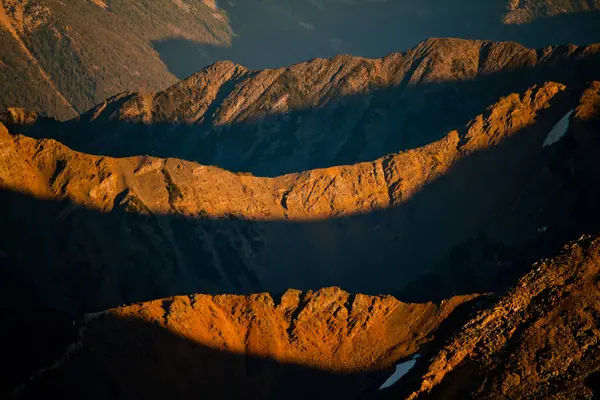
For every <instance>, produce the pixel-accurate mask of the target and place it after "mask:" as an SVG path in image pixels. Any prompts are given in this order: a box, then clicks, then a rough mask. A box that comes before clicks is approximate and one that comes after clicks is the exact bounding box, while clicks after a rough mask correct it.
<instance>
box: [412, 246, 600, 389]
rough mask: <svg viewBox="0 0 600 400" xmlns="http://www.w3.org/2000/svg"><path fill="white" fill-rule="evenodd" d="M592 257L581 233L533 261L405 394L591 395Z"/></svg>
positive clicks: (594, 380) (596, 359) (594, 341)
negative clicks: (556, 253)
mask: <svg viewBox="0 0 600 400" xmlns="http://www.w3.org/2000/svg"><path fill="white" fill-rule="evenodd" d="M599 257H600V240H599V239H598V237H596V236H593V237H590V236H583V237H581V238H580V239H579V240H578V241H576V242H573V243H570V244H569V245H567V246H565V248H564V249H563V252H562V254H561V255H559V256H558V257H556V258H553V259H546V260H542V261H540V262H538V263H536V264H534V265H533V270H532V271H531V272H530V273H528V274H527V275H525V276H524V277H523V278H522V279H520V280H519V282H518V283H517V284H516V285H515V287H514V288H512V289H511V290H510V291H508V293H506V294H505V295H504V296H502V297H501V298H500V299H499V301H498V302H497V303H496V304H494V305H493V306H491V307H489V308H488V309H486V310H485V311H482V312H481V313H479V315H477V316H476V317H475V318H473V319H472V320H471V321H469V322H468V323H467V324H466V325H465V326H464V328H462V329H461V330H460V332H458V333H457V334H456V335H454V336H453V337H452V339H450V340H449V341H448V342H447V343H446V344H445V345H444V346H443V347H442V348H441V349H440V350H439V351H438V352H436V354H435V355H433V356H432V357H431V358H429V359H428V360H427V362H426V364H427V365H426V366H424V367H423V370H424V373H423V375H422V377H420V378H418V379H417V380H418V381H420V384H419V386H420V387H419V389H418V390H417V391H415V392H413V393H412V394H410V395H409V396H407V398H408V399H417V398H419V399H420V398H428V399H429V398H434V399H437V398H439V399H450V398H480V399H497V398H511V399H525V398H535V399H539V398H553V399H574V398H581V399H594V398H597V396H598V395H599V394H600V392H598V389H600V379H599V377H600V376H599V372H600V347H599V342H600V326H599V321H600V318H599V312H600V309H599V304H600V302H599V300H600V287H599V285H598V278H599V276H600V258H599ZM417 372H418V371H416V370H415V373H417ZM408 379H409V377H408V376H407V380H408Z"/></svg>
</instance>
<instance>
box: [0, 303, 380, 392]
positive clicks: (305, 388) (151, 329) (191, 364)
mask: <svg viewBox="0 0 600 400" xmlns="http://www.w3.org/2000/svg"><path fill="white" fill-rule="evenodd" d="M0 315H1V316H2V317H3V318H10V321H11V322H12V323H13V324H11V326H10V327H9V328H8V329H7V330H3V332H2V339H3V342H2V343H3V348H2V350H3V351H2V355H3V356H4V357H3V360H4V361H5V362H8V363H10V367H11V368H9V370H10V373H9V374H8V375H4V376H3V385H1V386H0V395H2V396H6V397H3V398H15V399H39V398H47V397H52V398H60V399H83V398H85V399H116V398H118V399H166V398H172V399H194V398H202V399H284V398H285V399H304V398H331V399H349V398H350V399H351V398H358V396H359V395H361V393H364V392H365V391H372V390H376V389H377V385H378V384H381V381H383V380H384V379H385V376H386V374H387V372H381V371H370V372H369V371H365V372H356V373H352V372H343V371H339V372H336V371H326V370H322V369H319V368H317V367H313V366H305V365H298V364H292V363H286V362H281V361H277V360H275V359H273V358H269V357H261V356H259V355H256V354H251V353H247V354H239V353H235V352H230V351H228V350H226V349H216V348H212V347H210V346H209V345H208V344H203V343H200V342H197V341H196V340H194V339H193V338H186V337H183V336H181V335H179V334H178V333H175V332H172V331H170V330H168V329H166V328H164V327H162V326H158V325H156V324H154V323H151V322H149V321H144V320H138V319H131V318H124V317H119V316H115V315H107V316H102V317H99V319H97V320H95V321H94V322H92V323H86V324H83V325H81V326H79V324H78V323H74V319H75V318H74V317H71V318H73V319H71V318H70V317H69V316H65V315H61V314H59V313H56V312H54V311H49V310H25V309H19V310H16V311H11V310H3V311H2V312H1V314H0ZM75 322H76V321H75ZM15 325H17V327H18V329H15ZM80 329H81V330H80ZM80 333H83V340H81V341H80V340H79V335H80ZM77 341H79V343H80V345H78V346H75V347H73V346H71V347H69V345H70V344H72V343H76V342H77ZM37 344H41V346H38V345H37ZM67 353H68V354H69V355H68V356H67V357H65V356H64V355H65V354H67ZM11 395H12V396H11Z"/></svg>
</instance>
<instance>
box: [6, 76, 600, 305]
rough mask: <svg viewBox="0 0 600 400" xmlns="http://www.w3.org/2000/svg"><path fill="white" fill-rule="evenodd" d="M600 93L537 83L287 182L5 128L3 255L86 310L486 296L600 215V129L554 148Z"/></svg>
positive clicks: (50, 294) (33, 285) (45, 298)
mask: <svg viewBox="0 0 600 400" xmlns="http://www.w3.org/2000/svg"><path fill="white" fill-rule="evenodd" d="M599 90H600V89H599V85H598V83H595V84H593V85H591V86H590V87H589V88H588V89H587V90H586V92H585V93H584V94H583V95H582V94H581V92H580V91H577V90H575V91H573V90H571V91H570V90H568V89H566V88H565V86H564V85H561V84H557V83H548V84H546V85H543V86H535V87H533V88H531V89H529V90H527V91H526V92H524V93H523V94H521V95H518V94H512V95H510V96H507V97H505V98H502V99H500V100H499V101H498V102H497V103H496V104H494V105H492V106H491V107H490V108H489V110H487V111H486V112H485V113H484V114H483V115H481V116H478V117H476V118H474V119H473V120H472V122H471V123H470V124H469V125H468V126H467V127H465V128H462V129H460V130H458V131H452V132H450V133H449V134H448V135H447V136H446V137H444V138H443V139H441V140H439V141H437V142H434V143H432V144H430V145H427V146H424V147H422V148H418V149H414V150H410V151H406V152H401V153H397V154H392V155H389V156H386V157H383V158H381V159H378V160H376V161H373V162H368V163H360V164H356V165H352V166H342V167H332V168H328V169H320V170H312V171H308V172H304V173H298V174H290V175H284V176H281V177H277V178H257V177H253V176H248V175H244V174H234V173H230V172H227V171H224V170H221V169H219V168H216V167H207V166H202V165H199V164H196V163H193V162H188V161H183V160H178V159H157V158H152V157H146V156H137V157H131V158H120V159H118V158H110V157H104V156H93V155H89V154H85V153H78V152H75V151H73V150H71V149H69V148H67V147H65V146H64V145H62V144H60V143H58V142H56V141H54V140H48V139H43V140H36V139H33V138H30V137H27V136H23V135H15V134H11V133H9V131H7V130H6V129H5V128H3V129H2V148H3V151H2V159H3V161H2V164H1V165H2V169H1V170H0V178H1V181H0V182H1V185H2V194H1V195H2V204H3V207H5V209H9V210H10V213H2V215H1V218H2V225H3V227H4V230H3V232H2V242H1V243H2V247H3V248H2V250H3V252H4V253H5V254H6V255H7V256H8V258H9V259H11V260H12V261H13V263H14V264H15V265H18V266H20V267H19V268H18V269H17V272H16V274H17V275H19V274H20V279H21V281H22V282H25V284H24V285H25V286H26V287H27V289H26V290H27V292H29V293H32V294H31V296H37V297H39V298H40V301H42V302H43V303H44V304H53V305H54V306H55V307H59V308H62V309H78V310H84V311H89V310H98V309H103V308H107V307H110V306H114V305H118V304H122V303H124V302H126V303H130V302H133V301H139V300H148V299H152V298H160V297H166V296H169V295H173V294H179V293H195V292H237V293H239V292H256V291H260V290H268V291H271V292H279V291H284V290H286V289H288V288H290V287H295V288H300V289H310V288H313V289H315V288H320V287H324V286H330V285H336V284H337V285H341V286H343V287H345V288H348V289H350V290H352V291H354V292H371V293H372V292H379V293H381V292H388V293H389V292H390V291H393V290H398V289H402V288H405V290H406V289H407V288H408V287H409V286H410V285H409V284H410V283H411V282H412V281H414V280H415V279H418V278H419V277H423V276H427V277H428V278H427V280H426V282H424V283H423V284H422V285H421V286H419V292H418V293H414V292H410V298H417V299H421V300H423V299H425V300H428V299H432V298H435V299H440V298H443V297H445V296H450V295H452V294H454V293H461V292H462V293H469V292H473V291H487V290H490V289H493V288H495V287H498V285H500V286H501V285H503V284H505V283H506V282H510V281H511V279H512V277H513V276H514V274H515V273H518V271H520V269H521V268H523V267H524V266H525V265H526V264H527V263H528V262H529V261H530V260H532V259H537V258H538V257H540V256H541V255H543V254H547V253H548V252H551V251H552V249H553V248H554V247H556V246H558V245H559V244H562V243H564V242H565V241H566V240H567V239H569V238H570V237H573V235H578V234H579V233H580V232H581V231H582V230H585V229H588V228H590V227H593V226H594V225H593V224H594V223H595V219H594V218H595V217H594V218H593V216H595V215H596V214H595V213H594V212H593V210H594V206H593V204H594V201H595V200H596V199H597V197H596V193H595V191H594V190H593V187H594V185H593V184H591V183H590V182H592V179H595V178H594V176H593V172H594V171H595V170H596V168H595V166H594V164H593V163H591V164H590V166H587V165H586V166H585V167H580V166H579V165H580V164H581V163H586V162H588V161H589V160H591V159H593V156H592V155H591V154H590V153H587V152H589V151H591V149H594V148H596V147H594V146H592V145H590V143H588V141H587V139H586V138H587V137H588V136H589V135H592V134H593V132H595V131H593V130H592V132H591V133H586V134H585V135H583V136H582V138H579V137H577V136H573V135H569V137H571V139H569V141H559V142H558V143H557V144H555V145H552V146H543V144H544V141H545V139H546V137H547V135H548V133H549V132H550V131H551V130H552V128H553V126H554V125H555V124H556V123H557V122H558V121H559V120H560V119H562V118H563V116H564V115H566V114H567V113H568V112H569V111H570V110H572V109H575V108H576V109H577V112H575V113H573V115H572V116H571V126H570V128H569V132H578V131H579V130H581V131H582V132H587V131H586V130H585V129H587V128H585V129H584V127H586V126H588V124H589V123H588V122H587V118H592V117H590V116H593V115H595V113H597V108H598V104H597V97H598V91H599ZM12 112H13V114H10V113H7V114H5V116H4V119H5V120H7V123H8V122H10V123H9V126H12V127H13V128H15V129H18V128H19V125H18V124H16V122H18V121H19V120H21V121H22V122H24V123H26V122H27V118H25V117H26V116H24V115H23V114H20V113H19V112H18V110H13V111H12ZM41 126H42V127H44V126H46V127H47V128H48V129H50V128H51V126H50V125H47V122H44V121H42V122H41ZM20 127H21V128H22V129H24V131H27V129H25V128H26V125H21V126H20ZM13 128H11V129H13ZM35 129H39V128H34V131H35ZM440 198H443V199H444V202H443V203H440V201H439V199H440ZM31 226H35V227H36V229H30V227H31ZM31 248H37V249H40V251H36V252H32V251H29V249H31ZM412 287H414V285H412ZM8 293H10V288H8ZM403 293H407V292H406V291H404V292H403Z"/></svg>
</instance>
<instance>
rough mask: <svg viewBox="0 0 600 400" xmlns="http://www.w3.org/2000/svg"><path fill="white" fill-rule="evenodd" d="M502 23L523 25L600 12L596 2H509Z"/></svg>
mask: <svg viewBox="0 0 600 400" xmlns="http://www.w3.org/2000/svg"><path fill="white" fill-rule="evenodd" d="M507 8H508V12H507V13H506V15H505V17H504V22H505V23H508V24H523V23H528V22H532V21H534V20H535V19H537V18H544V17H551V16H556V15H561V14H569V13H580V12H586V11H598V10H600V2H598V1H597V0H592V1H587V0H510V1H509V4H508V7H507Z"/></svg>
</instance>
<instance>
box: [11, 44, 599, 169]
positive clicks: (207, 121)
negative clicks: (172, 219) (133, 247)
mask: <svg viewBox="0 0 600 400" xmlns="http://www.w3.org/2000/svg"><path fill="white" fill-rule="evenodd" d="M483 51H484V52H485V51H489V49H486V48H484V49H483ZM558 52H559V53H562V54H567V53H568V52H569V49H568V48H567V47H565V48H561V49H559V50H558ZM581 53H582V50H581V49H580V50H579V51H578V52H576V53H574V54H571V55H570V56H567V57H566V58H567V59H566V60H562V61H561V60H555V61H552V60H550V61H548V62H547V63H546V64H544V65H543V66H540V67H538V68H532V67H531V66H530V65H529V62H528V60H523V59H519V58H518V57H515V58H514V59H513V60H512V61H511V62H510V63H509V65H508V66H507V67H506V70H505V71H504V72H499V73H490V74H486V73H484V72H481V71H479V74H480V75H478V76H476V77H475V78H466V76H469V73H468V71H471V70H472V69H473V68H477V66H474V65H462V64H461V65H455V66H453V67H452V68H453V73H454V74H456V76H457V79H461V80H457V81H445V82H436V83H419V84H416V85H415V84H411V83H409V79H411V77H412V73H411V72H409V73H408V74H407V76H406V77H405V78H404V81H403V82H401V83H400V84H399V85H397V86H392V87H380V86H377V85H375V86H374V87H372V88H371V89H369V90H368V91H367V92H365V93H361V94H356V95H346V96H337V97H334V98H333V99H331V101H327V102H326V104H321V105H319V106H315V108H308V109H307V108H302V107H296V108H292V110H291V111H289V112H287V113H283V114H282V113H279V112H267V111H264V110H256V112H255V113H254V114H253V116H251V117H247V118H245V119H242V120H240V121H235V122H233V123H232V124H228V125H220V126H215V125H214V121H213V118H212V117H213V116H212V115H207V116H206V117H205V118H203V119H202V120H201V121H197V122H196V123H193V124H183V123H181V124H179V123H154V124H143V123H128V122H123V121H116V120H112V119H111V118H110V117H111V116H112V114H113V113H114V112H116V111H117V110H118V109H119V107H121V106H122V105H123V104H126V103H127V101H129V100H131V99H132V98H133V95H130V96H124V97H122V98H120V99H119V100H117V101H114V102H113V103H110V104H109V107H111V109H105V110H104V112H103V114H102V115H103V118H105V119H94V120H92V121H90V118H91V113H90V114H84V115H83V116H82V117H81V119H80V120H79V121H77V120H74V121H71V122H69V123H65V124H59V123H55V122H52V121H49V120H41V122H39V123H38V124H37V125H36V126H34V127H29V128H27V127H18V126H17V127H10V129H11V130H12V131H14V132H23V133H25V134H27V135H30V136H32V137H35V138H48V137H49V138H54V139H57V140H59V141H61V142H63V143H64V144H66V145H67V146H69V147H71V148H73V149H74V150H77V151H81V152H85V153H91V154H98V155H103V156H112V157H126V156H135V155H142V154H146V155H151V156H156V157H160V158H180V159H184V160H189V161H195V162H199V163H201V164H204V165H215V166H218V167H221V168H223V169H227V170H229V171H242V172H250V173H252V174H254V175H258V176H279V175H282V174H286V173H292V172H299V171H305V170H310V169H315V168H325V167H330V166H335V165H348V164H354V163H357V162H363V161H370V160H374V159H377V158H379V157H382V156H385V155H387V154H390V153H395V152H398V151H401V150H407V149H413V148H417V147H420V146H423V145H426V144H429V143H432V142H434V141H437V140H439V139H441V138H442V137H444V136H445V135H446V134H447V133H448V132H450V131H451V130H454V129H463V127H464V126H465V125H467V124H468V123H469V121H470V120H471V119H472V118H474V117H475V116H477V115H479V114H482V113H484V112H485V110H486V109H487V108H488V107H489V106H490V105H491V104H494V102H496V101H497V100H498V99H499V98H500V97H502V96H506V95H509V94H511V93H523V92H525V91H526V90H527V89H528V88H530V87H531V86H532V85H534V84H541V83H544V82H547V81H556V82H561V83H564V84H566V85H567V86H569V87H571V89H573V90H577V89H578V88H580V87H581V86H582V85H584V84H586V83H587V82H588V81H590V80H593V79H594V78H596V79H597V78H598V69H597V66H598V65H600V58H599V57H600V54H598V55H596V56H593V57H594V58H592V56H589V55H588V56H585V57H583V56H581V57H580V55H581ZM485 56H486V54H482V55H481V58H482V59H484V58H485ZM538 57H541V54H538ZM586 57H587V58H586ZM479 68H482V67H481V66H479ZM281 84H282V87H285V86H286V85H287V84H288V83H286V82H281ZM289 84H291V85H292V86H293V85H294V83H293V82H289ZM233 86H234V84H230V85H225V86H224V87H223V88H222V93H220V94H219V96H218V99H217V101H215V102H214V103H213V104H212V105H211V106H210V107H209V110H208V112H207V113H209V114H211V113H214V112H215V111H216V110H217V109H218V107H219V104H218V102H219V101H222V100H223V99H224V98H225V97H227V96H228V95H229V94H230V93H231V91H232V90H233ZM282 90H283V89H282ZM284 95H285V91H283V92H282V93H281V96H284ZM181 100H182V99H173V100H172V101H173V103H174V104H167V105H166V106H165V107H166V108H169V107H174V108H176V107H177V102H178V101H181ZM297 100H298V102H299V104H302V101H300V100H299V99H297ZM288 101H290V102H293V101H295V100H293V99H291V100H288ZM163 111H164V110H163ZM167 111H168V110H167Z"/></svg>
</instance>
